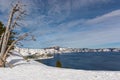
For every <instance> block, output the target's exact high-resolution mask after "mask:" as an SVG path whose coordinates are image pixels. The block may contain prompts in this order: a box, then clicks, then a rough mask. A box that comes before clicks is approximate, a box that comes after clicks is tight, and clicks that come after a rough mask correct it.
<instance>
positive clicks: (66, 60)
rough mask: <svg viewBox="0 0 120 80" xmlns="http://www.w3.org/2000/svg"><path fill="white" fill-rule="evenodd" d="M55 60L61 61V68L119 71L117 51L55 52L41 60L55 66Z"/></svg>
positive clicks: (119, 61)
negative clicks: (50, 56)
mask: <svg viewBox="0 0 120 80" xmlns="http://www.w3.org/2000/svg"><path fill="white" fill-rule="evenodd" d="M57 60H59V61H60V62H61V64H62V67H63V68H72V69H83V70H113V71H120V53H119V52H99V53H96V52H93V53H88V52H86V53H85V52H83V53H64V54H56V55H54V58H52V59H44V60H41V62H42V63H44V64H46V65H48V66H54V67H55V66H56V61H57Z"/></svg>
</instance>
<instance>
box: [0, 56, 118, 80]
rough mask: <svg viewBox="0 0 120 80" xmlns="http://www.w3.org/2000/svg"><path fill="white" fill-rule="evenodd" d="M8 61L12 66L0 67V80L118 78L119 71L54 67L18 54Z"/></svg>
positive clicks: (93, 79) (110, 79)
mask: <svg viewBox="0 0 120 80" xmlns="http://www.w3.org/2000/svg"><path fill="white" fill-rule="evenodd" d="M8 61H9V62H10V63H12V64H14V67H13V68H9V67H7V68H0V80H120V71H87V70H74V69H64V68H55V67H50V66H46V65H44V64H41V63H38V62H36V61H33V60H31V61H29V62H26V61H25V60H23V59H22V58H21V57H19V55H16V56H11V57H9V58H8ZM113 66H114V65H113Z"/></svg>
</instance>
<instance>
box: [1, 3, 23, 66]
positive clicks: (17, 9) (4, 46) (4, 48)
mask: <svg viewBox="0 0 120 80" xmlns="http://www.w3.org/2000/svg"><path fill="white" fill-rule="evenodd" d="M23 6H24V5H21V4H20V3H19V2H18V3H17V4H15V5H14V6H13V7H12V9H11V12H10V15H9V18H8V23H7V26H6V30H5V32H4V35H3V38H1V39H2V40H1V42H0V46H1V48H0V66H4V64H5V62H6V57H7V54H8V52H9V50H10V47H12V46H13V45H14V44H15V43H16V41H17V40H15V42H14V43H12V44H11V45H10V46H9V47H8V41H9V38H10V33H11V31H12V30H14V28H15V26H16V25H17V21H19V20H20V18H21V17H22V16H23V15H24V14H25V11H24V10H22V7H23ZM16 15H18V16H16ZM18 39H19V38H18Z"/></svg>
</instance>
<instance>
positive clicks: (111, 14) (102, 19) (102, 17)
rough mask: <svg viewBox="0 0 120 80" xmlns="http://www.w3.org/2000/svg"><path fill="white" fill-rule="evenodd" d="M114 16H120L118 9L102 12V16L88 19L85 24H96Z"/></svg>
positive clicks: (114, 17)
mask: <svg viewBox="0 0 120 80" xmlns="http://www.w3.org/2000/svg"><path fill="white" fill-rule="evenodd" d="M116 18H120V10H115V11H112V12H110V13H107V14H104V15H102V16H98V17H96V18H94V19H90V20H88V21H86V23H85V24H98V23H104V22H106V21H108V22H109V21H110V20H113V19H116Z"/></svg>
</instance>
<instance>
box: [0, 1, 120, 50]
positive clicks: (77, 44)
mask: <svg viewBox="0 0 120 80" xmlns="http://www.w3.org/2000/svg"><path fill="white" fill-rule="evenodd" d="M11 1H12V0H0V20H1V21H3V22H4V24H6V21H7V17H8V11H9V8H10V7H9V6H10V3H11ZM14 1H15V0H14ZM21 1H22V2H23V3H24V4H26V5H27V7H26V10H27V13H28V15H27V16H26V17H25V19H24V21H23V25H22V26H21V27H19V28H18V30H19V31H20V32H32V34H34V35H35V37H36V41H23V42H22V43H23V44H24V47H29V48H44V47H49V46H61V47H73V48H106V47H107V48H112V47H116V48H119V47H120V37H119V36H120V0H21Z"/></svg>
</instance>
